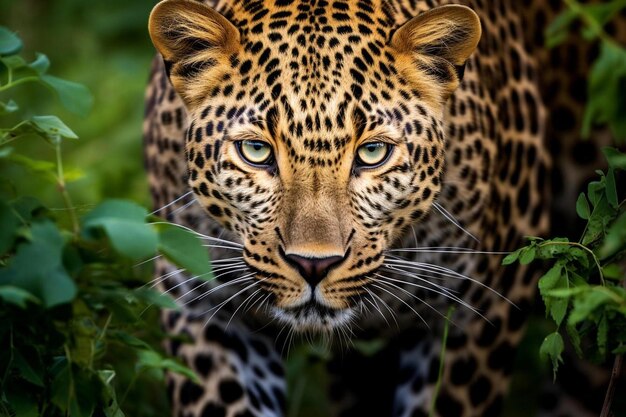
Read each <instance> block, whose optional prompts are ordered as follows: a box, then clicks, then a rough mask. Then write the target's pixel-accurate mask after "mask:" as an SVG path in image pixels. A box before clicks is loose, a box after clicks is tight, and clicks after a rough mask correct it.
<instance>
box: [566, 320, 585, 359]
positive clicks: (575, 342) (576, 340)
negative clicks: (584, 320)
mask: <svg viewBox="0 0 626 417" xmlns="http://www.w3.org/2000/svg"><path fill="white" fill-rule="evenodd" d="M565 330H567V335H568V336H569V339H570V341H571V342H572V347H573V348H574V350H575V351H576V354H577V355H578V357H579V358H583V350H582V349H581V347H580V334H579V333H578V330H577V329H576V327H575V326H571V325H569V324H567V325H565Z"/></svg>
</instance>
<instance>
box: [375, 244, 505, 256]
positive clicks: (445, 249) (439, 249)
mask: <svg viewBox="0 0 626 417" xmlns="http://www.w3.org/2000/svg"><path fill="white" fill-rule="evenodd" d="M385 252H400V253H402V252H410V253H450V254H453V255H454V254H469V255H508V254H509V253H510V252H505V251H483V250H474V249H470V248H463V247H454V246H430V247H427V246H424V247H419V248H393V249H387V250H385Z"/></svg>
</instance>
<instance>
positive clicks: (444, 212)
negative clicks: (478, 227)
mask: <svg viewBox="0 0 626 417" xmlns="http://www.w3.org/2000/svg"><path fill="white" fill-rule="evenodd" d="M433 207H435V209H436V210H437V211H438V212H439V213H441V215H442V216H443V217H445V218H446V219H447V220H449V221H450V222H451V223H452V224H453V225H455V226H456V227H457V228H458V229H459V230H461V231H462V232H463V233H465V234H466V235H468V236H469V237H471V238H472V239H474V240H475V241H476V242H478V243H480V240H478V238H476V236H474V235H473V234H472V233H470V232H469V231H468V230H467V229H465V228H464V227H463V226H461V223H459V222H458V220H456V219H455V218H454V216H452V214H451V213H450V212H449V211H448V210H446V209H445V208H443V207H442V206H441V204H439V203H437V202H434V203H433Z"/></svg>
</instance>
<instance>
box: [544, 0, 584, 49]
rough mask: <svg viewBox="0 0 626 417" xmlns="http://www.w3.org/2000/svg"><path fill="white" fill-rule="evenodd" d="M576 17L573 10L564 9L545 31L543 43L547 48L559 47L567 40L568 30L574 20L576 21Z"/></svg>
mask: <svg viewBox="0 0 626 417" xmlns="http://www.w3.org/2000/svg"><path fill="white" fill-rule="evenodd" d="M576 17H577V15H576V13H575V12H574V11H573V10H571V9H566V10H565V11H564V12H563V13H561V14H559V15H558V16H557V17H556V18H555V19H554V20H553V21H552V23H550V25H549V26H548V27H547V28H546V31H545V39H546V40H545V42H546V46H547V47H548V48H553V47H555V46H557V45H560V44H561V43H563V41H565V39H567V36H568V35H569V28H570V26H571V24H572V23H573V22H574V20H576Z"/></svg>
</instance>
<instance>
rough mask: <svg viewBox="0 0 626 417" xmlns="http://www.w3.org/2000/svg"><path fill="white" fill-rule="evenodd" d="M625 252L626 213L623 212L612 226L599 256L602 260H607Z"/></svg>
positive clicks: (599, 251)
mask: <svg viewBox="0 0 626 417" xmlns="http://www.w3.org/2000/svg"><path fill="white" fill-rule="evenodd" d="M624 250H626V212H622V214H621V215H620V216H619V217H618V218H617V219H616V220H615V221H614V222H613V223H612V224H611V226H610V227H609V230H608V231H607V234H606V237H605V239H604V242H603V243H602V246H601V247H600V249H599V250H598V254H599V256H600V258H601V259H607V258H610V257H612V256H614V255H615V254H617V253H619V252H621V251H624Z"/></svg>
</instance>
